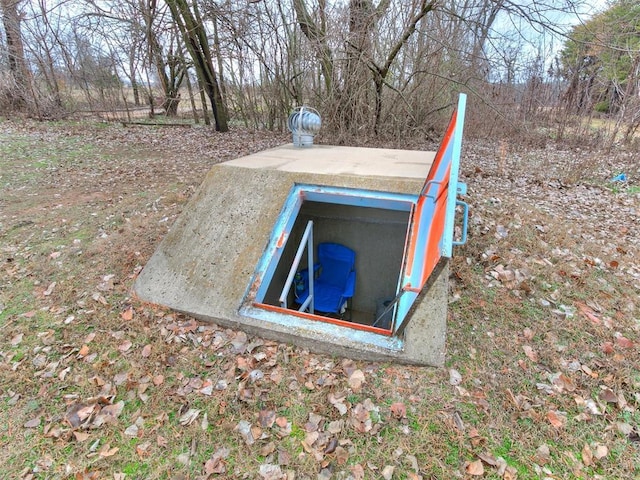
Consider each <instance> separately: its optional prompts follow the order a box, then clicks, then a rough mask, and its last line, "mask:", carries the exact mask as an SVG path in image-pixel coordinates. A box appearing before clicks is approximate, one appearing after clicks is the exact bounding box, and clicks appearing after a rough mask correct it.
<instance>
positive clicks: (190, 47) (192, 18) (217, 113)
mask: <svg viewBox="0 0 640 480" xmlns="http://www.w3.org/2000/svg"><path fill="white" fill-rule="evenodd" d="M167 5H168V6H169V9H170V10H171V15H172V17H173V19H174V21H175V22H176V24H177V26H178V28H179V30H180V32H181V33H182V37H183V39H184V43H185V45H186V47H187V51H188V52H189V54H190V55H191V58H192V59H193V62H194V65H195V67H196V71H197V72H198V77H199V78H200V80H201V82H202V83H203V84H204V86H205V90H206V92H207V96H208V97H209V101H210V102H211V110H212V112H213V119H214V121H215V126H216V130H218V131H220V132H226V131H228V130H229V126H228V119H227V115H228V114H227V109H226V106H225V104H224V101H223V98H222V93H221V90H220V85H219V83H218V77H217V75H216V70H215V69H214V67H213V60H212V56H211V50H210V48H209V43H208V40H207V35H206V31H205V29H204V25H203V23H202V19H201V17H200V10H199V9H198V6H197V4H196V3H195V2H194V3H193V4H192V5H191V6H189V4H188V3H187V1H186V0H167Z"/></svg>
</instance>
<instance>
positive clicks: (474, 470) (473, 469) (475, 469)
mask: <svg viewBox="0 0 640 480" xmlns="http://www.w3.org/2000/svg"><path fill="white" fill-rule="evenodd" d="M465 470H466V472H467V473H468V474H469V475H473V476H474V477H480V476H482V475H484V465H482V460H476V461H475V462H471V463H469V464H468V465H467V466H466V468H465Z"/></svg>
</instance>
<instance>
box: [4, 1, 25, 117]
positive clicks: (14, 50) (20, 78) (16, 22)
mask: <svg viewBox="0 0 640 480" xmlns="http://www.w3.org/2000/svg"><path fill="white" fill-rule="evenodd" d="M20 1H21V0H0V7H2V24H3V26H4V33H5V36H6V39H7V54H8V58H9V72H10V73H11V75H12V76H13V80H14V82H15V86H16V88H15V91H14V92H12V94H13V97H14V98H13V101H14V104H15V106H16V107H24V106H25V105H26V103H27V98H28V95H27V93H28V92H29V72H28V70H27V62H26V60H25V57H24V45H23V43H22V32H21V29H20V22H21V20H22V19H21V18H20V12H19V11H18V5H19V3H20Z"/></svg>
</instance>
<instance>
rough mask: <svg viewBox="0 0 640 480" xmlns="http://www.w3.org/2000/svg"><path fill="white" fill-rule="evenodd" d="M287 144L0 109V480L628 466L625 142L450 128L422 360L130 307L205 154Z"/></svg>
mask: <svg viewBox="0 0 640 480" xmlns="http://www.w3.org/2000/svg"><path fill="white" fill-rule="evenodd" d="M286 141H288V136H287V135H278V134H271V133H266V132H260V133H253V132H247V131H243V130H235V131H233V132H232V133H229V134H217V133H215V132H213V131H211V130H208V129H204V128H172V127H160V128H149V127H130V128H124V127H121V126H116V125H109V124H96V123H78V124H72V123H60V124H43V123H18V122H9V121H0V188H1V192H0V262H1V266H0V269H1V271H0V330H1V335H0V465H2V469H3V472H2V475H1V476H3V478H24V479H30V478H43V479H44V478H76V479H97V478H105V479H111V478H113V479H136V478H139V479H146V478H167V479H195V478H212V479H215V478H234V479H235V478H247V479H285V478H286V479H317V478H319V479H330V478H333V479H347V478H352V479H369V478H385V479H391V478H393V479H419V478H422V479H429V478H436V479H450V478H481V477H484V478H504V479H514V478H520V479H524V478H531V479H534V478H550V479H557V478H607V479H608V478H637V477H639V476H640V452H639V450H640V435H639V433H640V432H639V423H640V414H639V413H638V407H639V406H640V368H639V365H638V363H639V362H638V350H639V345H640V336H639V334H638V333H639V332H638V330H639V327H640V299H639V295H640V227H639V225H640V218H639V217H640V187H639V185H638V183H637V182H638V178H640V162H639V161H638V156H637V154H635V156H634V154H631V153H624V152H614V153H613V154H612V153H609V154H606V155H605V154H602V153H595V152H588V151H579V150H575V149H574V150H558V149H556V148H553V147H548V148H545V149H527V148H525V147H523V146H520V145H518V143H517V142H514V143H508V142H501V143H499V142H495V143H493V142H487V141H470V140H466V143H465V146H464V152H463V165H462V169H463V171H462V177H463V180H464V181H466V182H467V183H468V185H469V195H468V199H467V200H468V201H469V202H470V204H471V215H470V226H469V229H470V231H469V241H468V244H467V245H466V246H464V247H460V248H458V250H457V251H456V252H455V253H456V257H455V259H454V261H453V262H452V270H451V271H452V277H451V282H450V283H451V294H450V299H451V304H450V313H449V332H448V339H447V366H446V368H444V369H433V368H417V367H407V366H402V365H395V364H374V363H366V362H354V361H351V360H347V359H342V358H331V357H328V356H322V355H316V354H313V353H309V352H307V351H303V350H300V349H298V348H296V347H294V346H291V345H284V344H277V343H273V342H269V341H264V340H262V339H260V338H254V337H250V336H249V337H248V336H247V335H245V334H244V333H243V332H239V331H233V330H228V329H222V328H219V327H217V326H216V325H211V324H201V323H198V322H196V321H194V320H193V319H190V318H187V317H185V316H183V315H179V314H176V313H174V312H171V311H168V310H166V309H164V308H161V307H158V306H154V305H148V304H142V303H140V302H139V301H137V300H136V299H135V298H134V297H133V296H132V292H131V287H132V283H133V280H134V278H135V276H136V275H137V273H138V272H139V271H140V269H141V268H142V267H143V266H144V264H145V262H146V261H147V259H148V258H149V257H150V255H151V254H152V253H153V250H154V248H155V247H156V246H157V244H158V243H159V242H160V240H161V239H162V237H163V236H164V234H165V233H166V232H167V230H168V229H169V228H170V227H171V225H172V223H173V222H174V220H175V218H176V217H177V215H179V213H180V212H181V211H182V210H183V209H184V207H185V205H186V202H187V201H188V199H189V198H190V197H191V195H192V194H193V192H194V191H195V189H196V188H197V186H198V185H199V183H200V181H201V180H202V178H203V176H204V174H205V173H206V172H207V171H208V169H209V168H210V167H211V165H213V164H214V163H216V162H218V161H223V160H226V159H230V158H235V157H237V156H240V155H243V154H246V153H249V152H252V151H258V150H262V149H264V148H268V147H271V146H275V145H278V144H280V143H283V142H286ZM387 146H393V145H387ZM413 147H415V148H429V149H432V148H433V146H431V145H420V144H415V145H413ZM621 172H624V173H626V174H627V176H628V178H629V181H628V182H626V183H611V182H610V181H609V180H610V179H611V178H612V177H613V176H614V175H617V174H618V173H621ZM634 182H635V183H634Z"/></svg>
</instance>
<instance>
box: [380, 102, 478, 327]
mask: <svg viewBox="0 0 640 480" xmlns="http://www.w3.org/2000/svg"><path fill="white" fill-rule="evenodd" d="M465 106H466V95H465V94H460V97H459V100H458V107H457V109H456V110H455V111H454V112H453V116H452V118H451V121H450V122H449V126H448V127H447V131H446V134H445V137H444V139H443V140H442V143H441V144H440V148H439V149H438V152H437V154H436V157H435V160H434V162H433V164H432V166H431V169H430V170H429V174H428V175H427V178H426V180H425V182H424V185H423V187H422V190H421V191H420V195H419V197H418V199H417V202H416V207H415V211H414V214H413V219H412V223H411V225H410V232H409V242H408V245H407V250H406V254H405V262H404V271H403V274H402V276H401V279H400V283H399V284H398V291H397V296H396V298H395V301H394V303H396V304H397V307H396V309H397V310H396V315H395V322H394V329H393V330H394V333H395V334H399V333H401V332H402V329H403V328H404V327H405V326H406V322H407V321H408V319H409V317H410V312H411V309H412V307H413V306H414V303H415V302H416V299H417V298H418V296H419V295H420V293H421V292H422V291H423V290H424V289H425V287H426V286H427V284H428V283H429V280H430V278H431V277H432V275H434V273H437V267H438V265H439V264H441V263H442V262H444V261H446V259H449V258H451V255H452V249H453V245H456V244H462V243H464V242H465V241H466V224H467V212H468V208H467V206H466V204H465V203H464V202H461V201H459V200H457V199H456V195H457V194H458V193H461V194H465V193H466V185H464V184H459V183H458V173H459V170H460V153H461V149H462V134H463V127H464V116H465ZM457 204H458V205H462V206H463V207H464V219H463V235H462V238H461V240H460V241H459V242H455V241H454V240H453V234H454V219H455V213H456V205H457Z"/></svg>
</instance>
